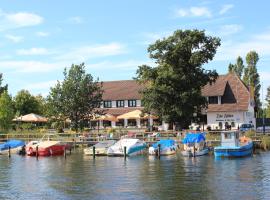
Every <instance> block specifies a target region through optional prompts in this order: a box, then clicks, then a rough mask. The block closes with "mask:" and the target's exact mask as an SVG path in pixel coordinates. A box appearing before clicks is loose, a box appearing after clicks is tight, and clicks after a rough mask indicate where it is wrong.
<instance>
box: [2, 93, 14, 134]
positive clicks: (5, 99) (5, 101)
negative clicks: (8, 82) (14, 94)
mask: <svg viewBox="0 0 270 200" xmlns="http://www.w3.org/2000/svg"><path fill="white" fill-rule="evenodd" d="M13 118H14V108H13V102H12V98H11V96H9V95H8V93H7V91H4V92H3V93H2V94H1V95H0V128H1V129H2V130H8V129H9V128H10V127H11V124H12V119H13Z"/></svg>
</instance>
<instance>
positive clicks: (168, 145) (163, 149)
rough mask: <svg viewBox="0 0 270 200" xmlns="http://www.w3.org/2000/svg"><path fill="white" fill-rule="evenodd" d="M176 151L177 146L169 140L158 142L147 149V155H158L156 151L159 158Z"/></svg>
mask: <svg viewBox="0 0 270 200" xmlns="http://www.w3.org/2000/svg"><path fill="white" fill-rule="evenodd" d="M159 148H160V150H159ZM176 150H177V144H176V142H175V141H174V140H170V139H168V140H160V141H158V142H157V143H155V144H153V145H152V146H151V147H150V148H149V154H150V155H158V151H160V153H159V155H161V156H162V155H172V154H175V153H176Z"/></svg>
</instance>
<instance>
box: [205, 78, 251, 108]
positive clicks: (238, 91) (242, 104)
mask: <svg viewBox="0 0 270 200" xmlns="http://www.w3.org/2000/svg"><path fill="white" fill-rule="evenodd" d="M220 78H221V79H222V80H221V81H219V78H218V79H217V81H216V83H214V84H213V85H212V86H209V85H207V86H205V87H206V88H207V89H205V90H204V91H211V90H213V91H211V92H209V93H207V92H204V95H203V96H208V94H211V96H220V95H219V94H220V90H218V91H216V93H215V91H214V89H216V88H223V86H216V85H215V84H218V85H220V84H221V82H223V83H228V84H229V86H230V89H231V90H232V93H233V95H234V97H235V99H236V103H223V104H209V105H208V109H207V112H226V111H227V112H230V111H246V110H248V106H249V98H250V95H249V91H248V89H247V87H246V86H245V84H244V83H243V82H242V81H241V79H240V78H239V77H238V76H237V75H236V74H233V73H228V74H227V75H223V76H220ZM224 85H225V86H226V84H224ZM221 96H223V95H221Z"/></svg>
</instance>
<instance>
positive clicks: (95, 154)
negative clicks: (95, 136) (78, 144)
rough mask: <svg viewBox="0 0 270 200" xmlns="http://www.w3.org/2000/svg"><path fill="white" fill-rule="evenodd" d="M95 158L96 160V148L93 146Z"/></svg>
mask: <svg viewBox="0 0 270 200" xmlns="http://www.w3.org/2000/svg"><path fill="white" fill-rule="evenodd" d="M93 158H94V159H95V158H96V147H95V146H93Z"/></svg>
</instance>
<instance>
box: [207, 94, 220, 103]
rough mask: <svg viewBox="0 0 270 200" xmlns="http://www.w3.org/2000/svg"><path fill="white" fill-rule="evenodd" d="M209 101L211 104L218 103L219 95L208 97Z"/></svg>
mask: <svg viewBox="0 0 270 200" xmlns="http://www.w3.org/2000/svg"><path fill="white" fill-rule="evenodd" d="M208 103H209V104H218V97H217V96H212V97H208Z"/></svg>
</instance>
